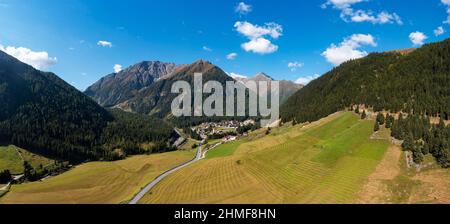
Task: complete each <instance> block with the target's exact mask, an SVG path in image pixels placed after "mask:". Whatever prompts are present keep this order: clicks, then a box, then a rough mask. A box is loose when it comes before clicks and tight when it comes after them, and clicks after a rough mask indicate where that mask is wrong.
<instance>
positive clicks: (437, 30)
mask: <svg viewBox="0 0 450 224" xmlns="http://www.w3.org/2000/svg"><path fill="white" fill-rule="evenodd" d="M444 33H445V30H444V28H443V27H442V26H440V27H438V28H436V29H435V30H434V35H435V36H440V35H442V34H444Z"/></svg>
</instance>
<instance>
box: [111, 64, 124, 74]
mask: <svg viewBox="0 0 450 224" xmlns="http://www.w3.org/2000/svg"><path fill="white" fill-rule="evenodd" d="M113 69H114V73H119V72H120V71H122V65H119V64H115V65H114V67H113Z"/></svg>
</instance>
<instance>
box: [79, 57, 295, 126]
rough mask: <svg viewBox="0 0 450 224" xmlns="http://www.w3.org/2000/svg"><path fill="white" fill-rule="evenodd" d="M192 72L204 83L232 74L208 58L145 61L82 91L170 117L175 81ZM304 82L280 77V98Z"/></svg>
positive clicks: (262, 77) (258, 78)
mask: <svg viewBox="0 0 450 224" xmlns="http://www.w3.org/2000/svg"><path fill="white" fill-rule="evenodd" d="M194 73H202V74H203V78H204V80H203V83H206V82H208V81H211V80H214V81H219V82H220V83H222V84H223V86H225V84H226V82H227V81H233V78H231V77H230V76H228V75H227V73H225V72H224V71H223V70H222V69H221V68H219V67H218V66H216V65H213V64H212V63H210V62H207V61H203V60H198V61H196V62H194V63H192V64H190V65H181V66H177V65H175V64H174V63H166V62H159V61H145V62H141V63H138V64H136V65H133V66H130V67H129V68H127V69H125V70H123V71H121V72H119V73H113V74H110V75H107V76H105V77H104V78H102V79H100V80H99V81H98V82H96V83H95V84H93V85H92V86H90V87H89V88H87V90H86V91H85V94H86V95H88V96H90V97H92V98H93V99H94V100H95V101H97V102H98V103H99V104H100V105H102V106H105V107H115V108H121V109H123V110H126V111H130V112H136V113H140V114H148V115H156V116H158V117H160V118H167V117H170V109H171V108H170V105H171V102H172V100H173V99H174V98H175V97H176V96H177V94H172V93H171V87H172V84H173V83H174V82H176V81H187V82H188V83H191V84H193V79H192V78H193V75H194ZM248 80H252V81H268V82H269V83H270V82H272V81H275V80H274V79H273V78H271V77H270V76H268V75H266V74H265V73H258V74H257V75H256V76H255V77H252V78H250V79H236V81H241V82H242V81H244V82H245V81H248ZM302 87H303V86H302V85H298V84H295V83H293V82H291V81H280V102H281V103H283V102H285V101H286V100H287V99H288V98H289V97H290V96H291V95H293V94H294V93H295V92H296V91H298V90H299V89H301V88H302Z"/></svg>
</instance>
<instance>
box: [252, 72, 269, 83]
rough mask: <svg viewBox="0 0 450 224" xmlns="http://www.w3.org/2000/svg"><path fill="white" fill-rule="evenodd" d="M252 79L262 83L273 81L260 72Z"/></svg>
mask: <svg viewBox="0 0 450 224" xmlns="http://www.w3.org/2000/svg"><path fill="white" fill-rule="evenodd" d="M253 79H255V80H258V81H263V80H267V81H274V79H273V78H272V77H270V76H268V75H267V74H266V73H264V72H260V73H258V74H256V75H255V77H253Z"/></svg>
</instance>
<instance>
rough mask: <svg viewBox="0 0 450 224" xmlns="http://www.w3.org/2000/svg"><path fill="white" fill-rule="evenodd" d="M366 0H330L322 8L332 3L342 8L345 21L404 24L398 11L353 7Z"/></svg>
mask: <svg viewBox="0 0 450 224" xmlns="http://www.w3.org/2000/svg"><path fill="white" fill-rule="evenodd" d="M364 1H367V0H328V1H327V2H326V3H324V4H323V5H322V8H323V9H325V8H327V7H328V6H329V5H330V6H333V8H335V9H338V10H340V11H341V15H340V17H341V19H342V20H344V21H345V22H355V23H361V22H370V23H372V24H387V23H397V24H399V25H402V24H403V21H402V19H401V18H400V16H399V15H397V14H396V13H389V12H386V11H382V12H380V13H374V12H372V11H371V10H368V11H367V10H361V9H359V10H355V9H353V8H352V6H353V5H354V4H357V3H361V2H364Z"/></svg>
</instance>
